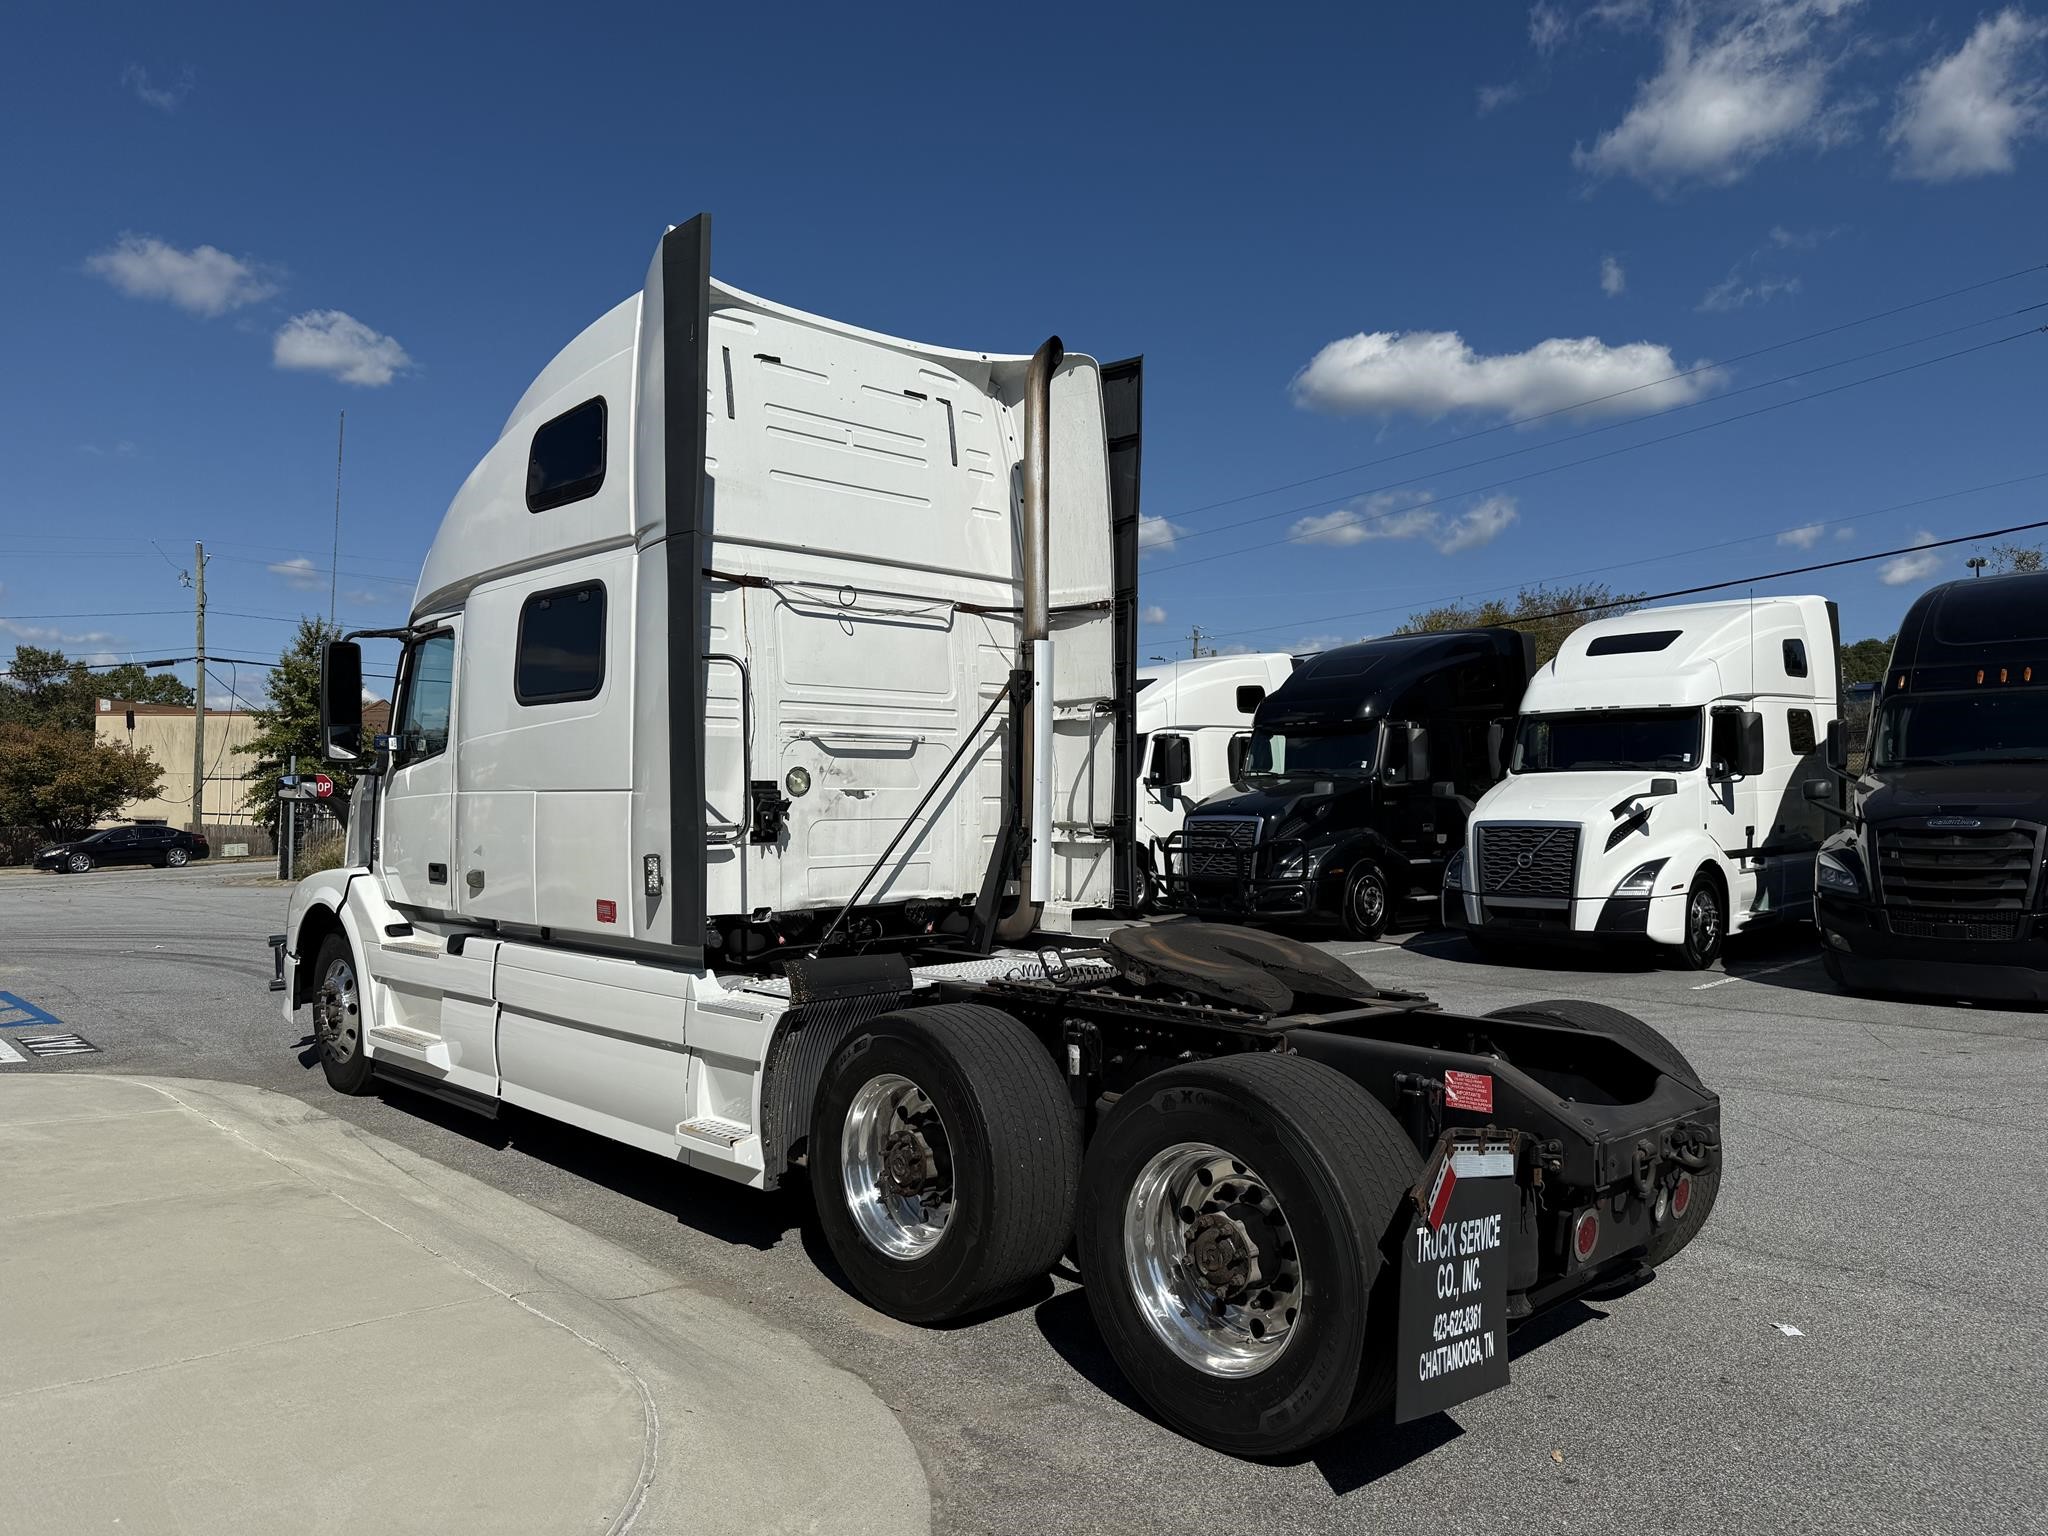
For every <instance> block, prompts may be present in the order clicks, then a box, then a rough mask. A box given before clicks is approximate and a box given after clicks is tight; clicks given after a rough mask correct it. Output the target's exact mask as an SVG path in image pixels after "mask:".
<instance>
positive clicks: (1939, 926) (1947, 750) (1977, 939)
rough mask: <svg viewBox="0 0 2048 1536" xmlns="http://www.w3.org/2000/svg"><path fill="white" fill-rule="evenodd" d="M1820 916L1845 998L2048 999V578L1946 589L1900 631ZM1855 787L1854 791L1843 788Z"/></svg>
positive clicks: (1843, 811) (1832, 854)
mask: <svg viewBox="0 0 2048 1536" xmlns="http://www.w3.org/2000/svg"><path fill="white" fill-rule="evenodd" d="M1829 756H1830V765H1829V766H1830V768H1831V770H1832V771H1833V773H1834V775H1835V779H1836V780H1837V781H1839V782H1830V781H1829V780H1826V779H1821V780H1816V781H1814V782H1811V783H1809V784H1808V785H1807V786H1806V793H1807V795H1808V797H1809V798H1810V799H1811V800H1813V801H1814V803H1815V804H1816V805H1818V806H1820V807H1821V808H1823V809H1824V810H1825V811H1827V812H1828V814H1830V815H1831V816H1833V817H1834V818H1835V819H1836V821H1837V822H1839V823H1841V825H1839V826H1838V828H1837V829H1836V830H1835V831H1834V832H1833V833H1832V834H1831V835H1830V836H1829V837H1828V839H1827V841H1826V842H1824V843H1823V844H1822V845H1821V851H1820V857H1819V860H1818V862H1817V864H1816V867H1815V870H1814V881H1815V889H1814V919H1815V922H1816V924H1817V925H1818V926H1819V929H1820V937H1821V945H1822V948H1821V960H1822V963H1823V964H1824V965H1825V966H1826V968H1827V972H1828V975H1829V976H1830V977H1831V978H1832V979H1833V980H1834V982H1835V984H1836V985H1837V986H1841V987H1846V988H1851V989H1862V988H1868V989H1870V990H1872V991H1898V992H1918V993H1927V994H1933V995H1936V996H1944V997H1955V998H1985V999H2002V1000H2006V1001H2016V1002H2048V878H2044V872H2048V862H2044V861H2048V575H2041V574H2024V575H2013V576H1994V577H1985V578H1981V579H1972V580H1967V581H1952V582H1947V583H1944V584H1943V585H1941V586H1937V587H1933V588H1930V589H1929V590H1928V591H1926V592H1924V593H1922V594H1921V596H1920V597H1919V598H1918V599H1917V600H1915V602H1914V604H1913V606H1912V608H1911V609H1909V610H1908V611H1907V614H1906V617H1905V619H1904V621H1903V622H1901V624H1900V625H1899V634H1898V639H1897V640H1896V641H1895V642H1894V643H1893V646H1892V657H1891V666H1890V668H1889V669H1888V670H1887V671H1886V673H1885V677H1884V681H1883V683H1882V684H1881V685H1880V688H1879V690H1878V702H1877V707H1876V709H1875V710H1874V711H1873V713H1872V716H1871V731H1870V743H1869V751H1868V753H1867V755H1866V765H1865V767H1864V770H1863V772H1862V773H1861V774H1859V775H1857V776H1855V777H1854V778H1853V779H1852V778H1850V777H1849V775H1848V774H1847V773H1846V771H1845V758H1846V753H1845V752H1844V750H1843V743H1842V741H1841V739H1840V736H1839V733H1838V734H1837V735H1836V736H1835V737H1834V738H1833V739H1831V740H1830V742H1829ZM1844 787H1846V796H1844V794H1843V792H1842V791H1843V788H1844Z"/></svg>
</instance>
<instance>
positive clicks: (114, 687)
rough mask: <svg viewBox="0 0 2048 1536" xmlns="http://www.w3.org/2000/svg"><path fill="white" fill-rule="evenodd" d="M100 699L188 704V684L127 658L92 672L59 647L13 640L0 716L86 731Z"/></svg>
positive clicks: (2, 686)
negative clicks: (52, 647)
mask: <svg viewBox="0 0 2048 1536" xmlns="http://www.w3.org/2000/svg"><path fill="white" fill-rule="evenodd" d="M101 699H125V700H127V701H129V702H130V703H137V704H176V705H180V706H182V707H184V708H186V709H190V708H191V707H192V690H191V688H189V687H188V686H187V685H186V684H184V683H182V682H180V681H179V680H178V679H177V678H175V677H172V676H171V675H170V674H169V673H166V672H149V671H145V670H144V669H143V668H141V667H139V666H137V665H136V664H135V663H134V662H132V661H129V662H123V663H122V664H121V665H120V666H118V667H109V668H107V669H106V670H105V671H102V672H92V671H89V670H88V669H87V668H86V664H85V663H84V662H82V661H73V660H71V659H70V658H69V657H67V656H66V655H65V654H64V653H63V652H62V651H53V650H46V649H44V648H43V647H42V646H39V645H18V646H16V647H15V648H14V665H13V666H12V667H11V668H9V670H8V676H7V678H6V679H5V680H4V683H0V721H10V722H13V723H16V724H20V725H34V726H45V725H47V726H55V727H58V728H59V729H62V730H67V731H88V732H89V731H91V730H92V729H93V716H94V715H95V714H97V713H98V711H99V701H100V700H101Z"/></svg>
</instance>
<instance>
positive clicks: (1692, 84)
mask: <svg viewBox="0 0 2048 1536" xmlns="http://www.w3.org/2000/svg"><path fill="white" fill-rule="evenodd" d="M1856 3H1857V0H1742V3H1738V4H1735V5H1732V6H1729V5H1723V6H1720V7H1717V8H1715V9H1714V10H1713V11H1712V13H1711V20H1709V19H1707V18H1708V14H1709V13H1707V12H1705V11H1704V10H1703V9H1702V8H1699V7H1695V6H1691V5H1681V6H1679V7H1677V8H1676V9H1675V10H1674V11H1673V13H1672V16H1671V19H1670V20H1669V21H1668V22H1667V23H1666V25H1665V27H1664V40H1663V49H1664V57H1663V63H1662V67H1661V68H1660V69H1659V70H1658V72H1657V73H1656V74H1655V75H1654V76H1652V77H1651V78H1650V79H1648V80H1645V81H1642V82H1641V83H1640V84H1639V85H1638V86H1637V88H1636V96H1635V100H1634V102H1633V103H1631V104H1630V106H1629V109H1628V111H1627V113H1626V114H1624V116H1623V117H1622V120H1621V121H1620V122H1619V123H1617V124H1616V125H1615V126H1614V127H1612V128H1610V129H1608V130H1607V131H1606V132H1605V133H1603V134H1601V135H1600V137H1599V138H1598V139H1596V140H1595V141H1594V142H1593V146H1592V147H1591V148H1590V149H1588V148H1586V147H1584V146H1580V147H1579V148H1577V149H1575V150H1574V151H1573V152H1572V160H1573V163H1574V164H1576V165H1577V166H1578V167H1579V168H1580V169H1581V170H1585V171H1589V172H1592V173H1593V174H1595V175H1603V176H1605V175H1625V176H1633V177H1635V178H1636V179H1637V180H1639V181H1643V182H1647V183H1650V184H1651V185H1653V186H1666V185H1670V184H1672V183H1676V182H1681V181H1688V180H1702V181H1708V182H1717V183H1726V182H1731V181H1736V180H1739V179H1740V178H1741V177H1742V176H1743V175H1744V174H1746V173H1747V172H1748V171H1749V169H1750V167H1752V166H1753V165H1755V164H1756V163H1757V162H1758V161H1759V160H1761V159H1763V158H1764V157H1765V156H1767V155H1771V154H1775V153H1777V152H1778V151H1780V150H1783V149H1787V148H1790V147H1793V146H1795V145H1805V146H1808V147H1811V148H1816V149H1826V148H1829V147H1831V146H1833V145H1834V144H1837V143H1840V142H1842V140H1843V139H1844V138H1845V137H1848V136H1849V135H1850V134H1851V132H1852V131H1853V125H1852V124H1851V122H1850V117H1851V116H1852V114H1853V112H1854V110H1855V108H1854V107H1853V106H1852V105H1849V104H1845V103H1842V102H1838V101H1834V100H1831V99H1830V95H1829V85H1830V79H1829V77H1830V75H1831V73H1832V71H1833V67H1834V60H1833V59H1832V58H1831V57H1829V56H1828V54H1827V52H1826V47H1825V45H1826V42H1827V39H1828V35H1829V33H1830V31H1831V30H1832V29H1831V28H1830V27H1829V25H1828V24H1829V23H1831V22H1834V21H1836V20H1837V19H1838V18H1840V17H1841V16H1842V14H1843V13H1845V12H1846V11H1848V10H1850V9H1851V8H1852V7H1853V6H1854V5H1855V4H1856ZM1628 9H1629V14H1630V16H1631V18H1639V17H1640V15H1641V8H1640V7H1630V8H1628Z"/></svg>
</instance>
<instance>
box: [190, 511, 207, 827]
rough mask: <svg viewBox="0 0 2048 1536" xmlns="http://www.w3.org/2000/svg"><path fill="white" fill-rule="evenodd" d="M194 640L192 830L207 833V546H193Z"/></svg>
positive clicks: (201, 544)
mask: <svg viewBox="0 0 2048 1536" xmlns="http://www.w3.org/2000/svg"><path fill="white" fill-rule="evenodd" d="M192 592H193V598H194V602H193V637H192V649H193V651H194V652H196V653H197V655H196V659H195V662H194V664H193V668H192V681H193V685H194V686H193V689H192V826H191V828H190V830H191V831H193V832H196V833H199V834H200V835H202V836H203V835H204V834H205V832H206V545H205V544H203V543H201V542H199V541H197V540H194V541H193V544H192Z"/></svg>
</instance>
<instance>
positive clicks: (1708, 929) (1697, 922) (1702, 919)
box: [1678, 870, 1728, 971]
mask: <svg viewBox="0 0 2048 1536" xmlns="http://www.w3.org/2000/svg"><path fill="white" fill-rule="evenodd" d="M1727 934H1728V904H1727V901H1726V900H1725V899H1724V898H1723V897H1722V895H1721V886H1720V883H1719V882H1718V881H1717V880H1715V879H1714V877H1713V876H1712V875H1710V874H1708V873H1707V872H1706V871H1705V870H1701V871H1700V872H1699V873H1698V874H1697V875H1694V876H1693V880H1692V889H1691V890H1690V891H1688V892H1686V896H1685V934H1684V936H1683V937H1682V938H1681V939H1680V940H1679V946H1678V954H1679V959H1680V960H1681V962H1682V963H1683V964H1684V966H1685V968H1686V969H1687V970H1689V971H1704V970H1706V969H1708V968H1709V967H1710V966H1712V965H1713V963H1714V962H1715V961H1716V960H1718V959H1720V958H1721V942H1722V940H1723V939H1724V938H1726V937H1727Z"/></svg>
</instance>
